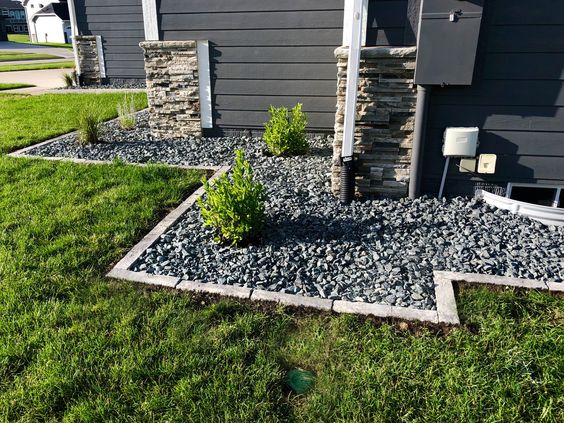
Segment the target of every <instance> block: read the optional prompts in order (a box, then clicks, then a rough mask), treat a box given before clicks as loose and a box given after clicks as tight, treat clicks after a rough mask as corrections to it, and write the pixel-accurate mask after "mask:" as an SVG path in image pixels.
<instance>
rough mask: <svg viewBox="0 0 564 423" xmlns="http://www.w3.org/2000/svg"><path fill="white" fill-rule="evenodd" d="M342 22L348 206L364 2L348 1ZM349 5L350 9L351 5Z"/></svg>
mask: <svg viewBox="0 0 564 423" xmlns="http://www.w3.org/2000/svg"><path fill="white" fill-rule="evenodd" d="M347 3H349V4H347V5H346V8H345V10H346V13H348V14H350V15H349V16H345V20H348V21H349V22H351V24H350V26H349V25H345V31H349V34H350V35H348V34H346V33H345V34H344V37H343V38H344V39H345V40H349V41H350V42H349V57H348V64H347V85H346V91H345V117H344V125H343V144H342V147H341V161H342V166H341V195H340V199H341V202H343V203H345V204H348V203H350V202H351V201H352V198H353V196H354V167H353V150H354V132H355V120H356V100H357V92H358V70H359V67H360V49H361V47H362V44H363V41H364V39H363V32H364V31H363V26H364V17H363V16H364V12H365V10H366V7H367V0H347ZM350 3H352V9H351V4H350Z"/></svg>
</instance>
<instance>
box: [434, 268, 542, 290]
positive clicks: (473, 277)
mask: <svg viewBox="0 0 564 423" xmlns="http://www.w3.org/2000/svg"><path fill="white" fill-rule="evenodd" d="M434 273H435V275H436V276H439V277H442V278H446V279H450V280H451V281H457V282H468V283H483V284H487V285H500V286H511V287H515V288H526V289H541V290H546V289H547V287H546V284H545V283H544V282H542V281H538V280H535V279H523V278H513V277H509V276H495V275H484V274H481V273H459V272H434Z"/></svg>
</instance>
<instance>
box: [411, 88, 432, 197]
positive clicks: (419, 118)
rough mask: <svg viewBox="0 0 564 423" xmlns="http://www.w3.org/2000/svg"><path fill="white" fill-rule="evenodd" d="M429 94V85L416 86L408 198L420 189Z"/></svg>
mask: <svg viewBox="0 0 564 423" xmlns="http://www.w3.org/2000/svg"><path fill="white" fill-rule="evenodd" d="M430 96H431V86H430V85H418V86H417V103H416V105H415V125H414V128H413V146H412V150H411V168H410V171H409V198H411V199H412V200H413V199H415V198H417V197H419V193H420V189H421V173H422V170H423V169H422V167H423V143H424V140H425V131H426V129H427V111H428V109H429V98H430Z"/></svg>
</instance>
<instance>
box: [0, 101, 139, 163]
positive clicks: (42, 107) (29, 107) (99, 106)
mask: <svg viewBox="0 0 564 423" xmlns="http://www.w3.org/2000/svg"><path fill="white" fill-rule="evenodd" d="M123 96H124V94H123V93H122V94H118V93H109V94H106V93H104V94H44V95H40V96H23V95H16V94H12V95H10V94H2V95H0V122H1V123H0V153H1V152H4V153H5V152H10V151H13V150H15V149H18V148H22V147H26V146H28V145H30V144H33V143H35V142H38V141H42V140H46V139H49V138H52V137H55V136H57V135H61V134H64V133H66V132H70V131H73V130H75V129H76V118H77V112H78V111H80V110H83V109H85V108H90V109H92V110H99V111H100V114H101V116H102V117H103V118H104V119H111V118H114V117H116V116H117V104H118V103H119V102H120V101H122V100H123ZM133 96H134V98H135V106H136V107H137V109H142V108H144V107H146V106H147V95H146V94H145V93H135V94H133Z"/></svg>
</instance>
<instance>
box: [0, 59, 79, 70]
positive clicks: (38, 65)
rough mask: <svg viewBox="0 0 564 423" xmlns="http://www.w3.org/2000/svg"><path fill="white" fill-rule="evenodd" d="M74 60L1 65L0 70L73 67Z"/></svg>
mask: <svg viewBox="0 0 564 423" xmlns="http://www.w3.org/2000/svg"><path fill="white" fill-rule="evenodd" d="M72 68H74V62H73V61H68V60H65V61H63V62H51V63H28V64H17V65H0V72H15V71H28V70H45V69H72Z"/></svg>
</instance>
